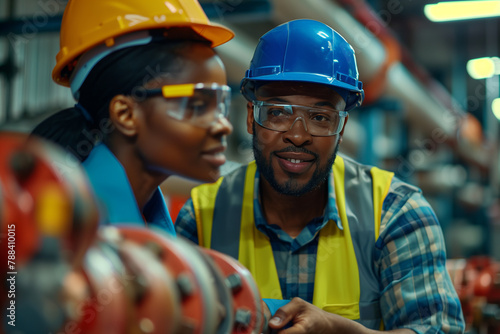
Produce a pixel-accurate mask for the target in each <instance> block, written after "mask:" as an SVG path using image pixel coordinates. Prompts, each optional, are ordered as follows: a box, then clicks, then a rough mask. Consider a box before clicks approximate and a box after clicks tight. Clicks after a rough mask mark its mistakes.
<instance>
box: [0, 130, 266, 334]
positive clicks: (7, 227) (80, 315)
mask: <svg viewBox="0 0 500 334" xmlns="http://www.w3.org/2000/svg"><path fill="white" fill-rule="evenodd" d="M98 224H99V217H98V212H97V205H96V202H95V200H94V197H93V195H92V191H91V189H90V188H89V186H88V183H87V181H86V179H85V174H84V172H83V171H82V169H81V167H80V166H79V165H78V163H76V162H75V161H74V160H73V159H71V156H70V155H69V154H66V153H64V152H62V151H60V150H59V149H57V148H55V147H53V146H52V145H51V144H48V143H45V142H42V141H40V140H34V139H29V140H28V138H27V137H26V136H25V135H21V134H14V133H4V134H0V228H1V230H0V231H1V233H2V234H1V236H0V252H1V253H0V254H1V255H0V258H1V259H2V261H1V263H0V269H1V271H0V277H1V280H2V282H3V284H0V306H1V307H2V318H3V321H2V324H1V328H0V333H11V332H15V333H20V334H24V333H37V334H38V333H57V334H59V333H86V334H88V333H90V334H97V333H106V334H139V333H162V334H168V333H192V334H229V333H242V334H251V333H252V334H256V333H261V332H262V330H263V324H264V317H263V313H262V306H261V305H262V304H261V298H260V294H259V291H258V289H257V287H256V285H255V282H254V281H253V279H252V277H251V275H250V273H249V272H248V271H247V270H246V269H245V268H244V267H243V266H241V265H240V264H239V263H238V262H237V261H236V260H234V259H232V258H230V257H227V256H225V255H222V254H220V253H217V252H214V251H210V250H205V249H201V248H199V247H197V246H194V245H192V244H190V243H189V242H188V241H184V240H182V239H180V238H177V239H176V238H172V237H170V236H168V235H165V234H163V233H162V232H160V231H154V230H151V229H146V228H142V227H137V226H134V225H125V224H124V225H120V226H112V227H111V226H108V227H100V228H98ZM14 325H15V326H14Z"/></svg>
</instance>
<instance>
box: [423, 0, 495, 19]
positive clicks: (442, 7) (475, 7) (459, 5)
mask: <svg viewBox="0 0 500 334" xmlns="http://www.w3.org/2000/svg"><path fill="white" fill-rule="evenodd" d="M424 14H425V16H427V18H428V19H429V20H431V21H433V22H444V21H456V20H469V19H478V18H484V17H494V16H500V1H497V0H488V1H481V0H476V1H446V2H438V3H437V4H430V5H425V7H424Z"/></svg>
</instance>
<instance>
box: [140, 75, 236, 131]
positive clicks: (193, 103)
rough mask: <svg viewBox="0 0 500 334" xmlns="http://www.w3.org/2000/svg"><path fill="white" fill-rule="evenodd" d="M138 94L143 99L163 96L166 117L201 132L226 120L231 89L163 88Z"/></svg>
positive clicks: (202, 86) (215, 86) (213, 86)
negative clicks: (195, 127) (223, 118)
mask: <svg viewBox="0 0 500 334" xmlns="http://www.w3.org/2000/svg"><path fill="white" fill-rule="evenodd" d="M141 93H142V94H144V95H143V96H144V97H152V96H160V95H161V96H163V97H164V98H165V99H166V101H167V104H168V107H167V110H166V113H167V115H168V116H170V117H172V118H174V119H176V120H179V121H183V122H188V123H191V124H193V125H196V126H199V127H203V128H208V127H210V126H211V125H212V124H214V123H215V122H217V120H219V119H220V118H222V117H226V118H227V116H228V114H229V107H230V103H231V88H230V87H229V86H226V85H219V84H216V83H212V84H203V83H196V84H180V85H165V86H162V87H161V88H156V89H146V90H143V91H141Z"/></svg>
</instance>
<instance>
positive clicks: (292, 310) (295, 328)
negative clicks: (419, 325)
mask: <svg viewBox="0 0 500 334" xmlns="http://www.w3.org/2000/svg"><path fill="white" fill-rule="evenodd" d="M265 310H267V311H269V309H268V308H267V306H266V307H265ZM289 322H291V327H286V325H287V324H288V323H289ZM285 327H286V329H283V328H285ZM269 328H270V329H271V330H273V331H272V332H271V333H279V334H305V333H309V334H310V333H314V334H335V333H349V334H374V333H381V332H380V331H376V330H372V329H369V328H366V327H364V326H363V325H361V324H359V323H357V322H355V321H353V320H349V319H346V318H344V317H341V316H340V315H338V314H333V313H329V312H326V311H323V310H322V309H320V308H319V307H316V306H314V305H312V304H310V303H308V302H306V301H305V300H303V299H300V298H294V299H292V300H291V301H290V302H289V303H288V304H286V305H285V306H282V307H280V308H279V309H278V310H277V311H276V313H275V314H274V316H273V317H272V318H271V320H270V321H269ZM389 332H391V333H394V334H396V333H397V334H412V333H413V334H414V333H415V332H414V331H412V330H410V329H394V330H391V331H389ZM264 333H266V332H265V331H264Z"/></svg>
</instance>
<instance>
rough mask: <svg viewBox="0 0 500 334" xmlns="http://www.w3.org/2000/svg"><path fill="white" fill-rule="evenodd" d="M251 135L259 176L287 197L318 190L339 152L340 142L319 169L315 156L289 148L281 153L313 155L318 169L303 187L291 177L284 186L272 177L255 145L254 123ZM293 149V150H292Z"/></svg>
mask: <svg viewBox="0 0 500 334" xmlns="http://www.w3.org/2000/svg"><path fill="white" fill-rule="evenodd" d="M253 133H254V135H253V136H252V146H253V154H254V157H255V163H256V164H257V168H258V169H259V173H260V175H262V176H263V177H264V178H265V179H266V180H267V182H269V184H271V186H272V187H273V188H274V190H276V191H277V192H279V193H280V194H283V195H288V196H297V197H299V196H302V195H304V194H307V193H308V192H310V191H313V190H315V189H317V188H319V187H320V186H321V185H322V184H323V183H324V182H326V181H327V180H328V176H329V175H330V173H331V171H332V166H333V163H334V162H335V158H336V157H337V152H338V150H339V146H340V142H338V143H337V146H336V147H335V151H334V152H333V154H332V155H331V156H330V158H329V159H328V161H327V164H326V166H325V168H323V169H320V168H319V163H320V161H319V159H318V158H317V154H315V153H313V152H310V151H308V150H306V149H304V148H299V147H293V146H290V149H288V150H284V151H282V152H285V151H288V152H291V151H293V152H306V153H309V154H313V155H315V156H316V166H317V167H318V168H317V169H316V171H315V172H314V174H313V176H312V177H311V179H310V180H309V182H307V183H306V184H305V185H303V186H300V185H299V184H298V183H297V180H296V179H294V178H293V177H290V178H289V179H288V180H287V181H286V182H285V183H284V184H280V183H278V181H277V180H276V177H275V176H274V171H273V168H272V166H271V163H270V161H268V160H266V158H265V157H264V155H263V154H262V150H261V149H260V148H259V145H258V143H257V136H256V135H255V133H256V132H255V123H254V125H253ZM292 147H293V148H292Z"/></svg>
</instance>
